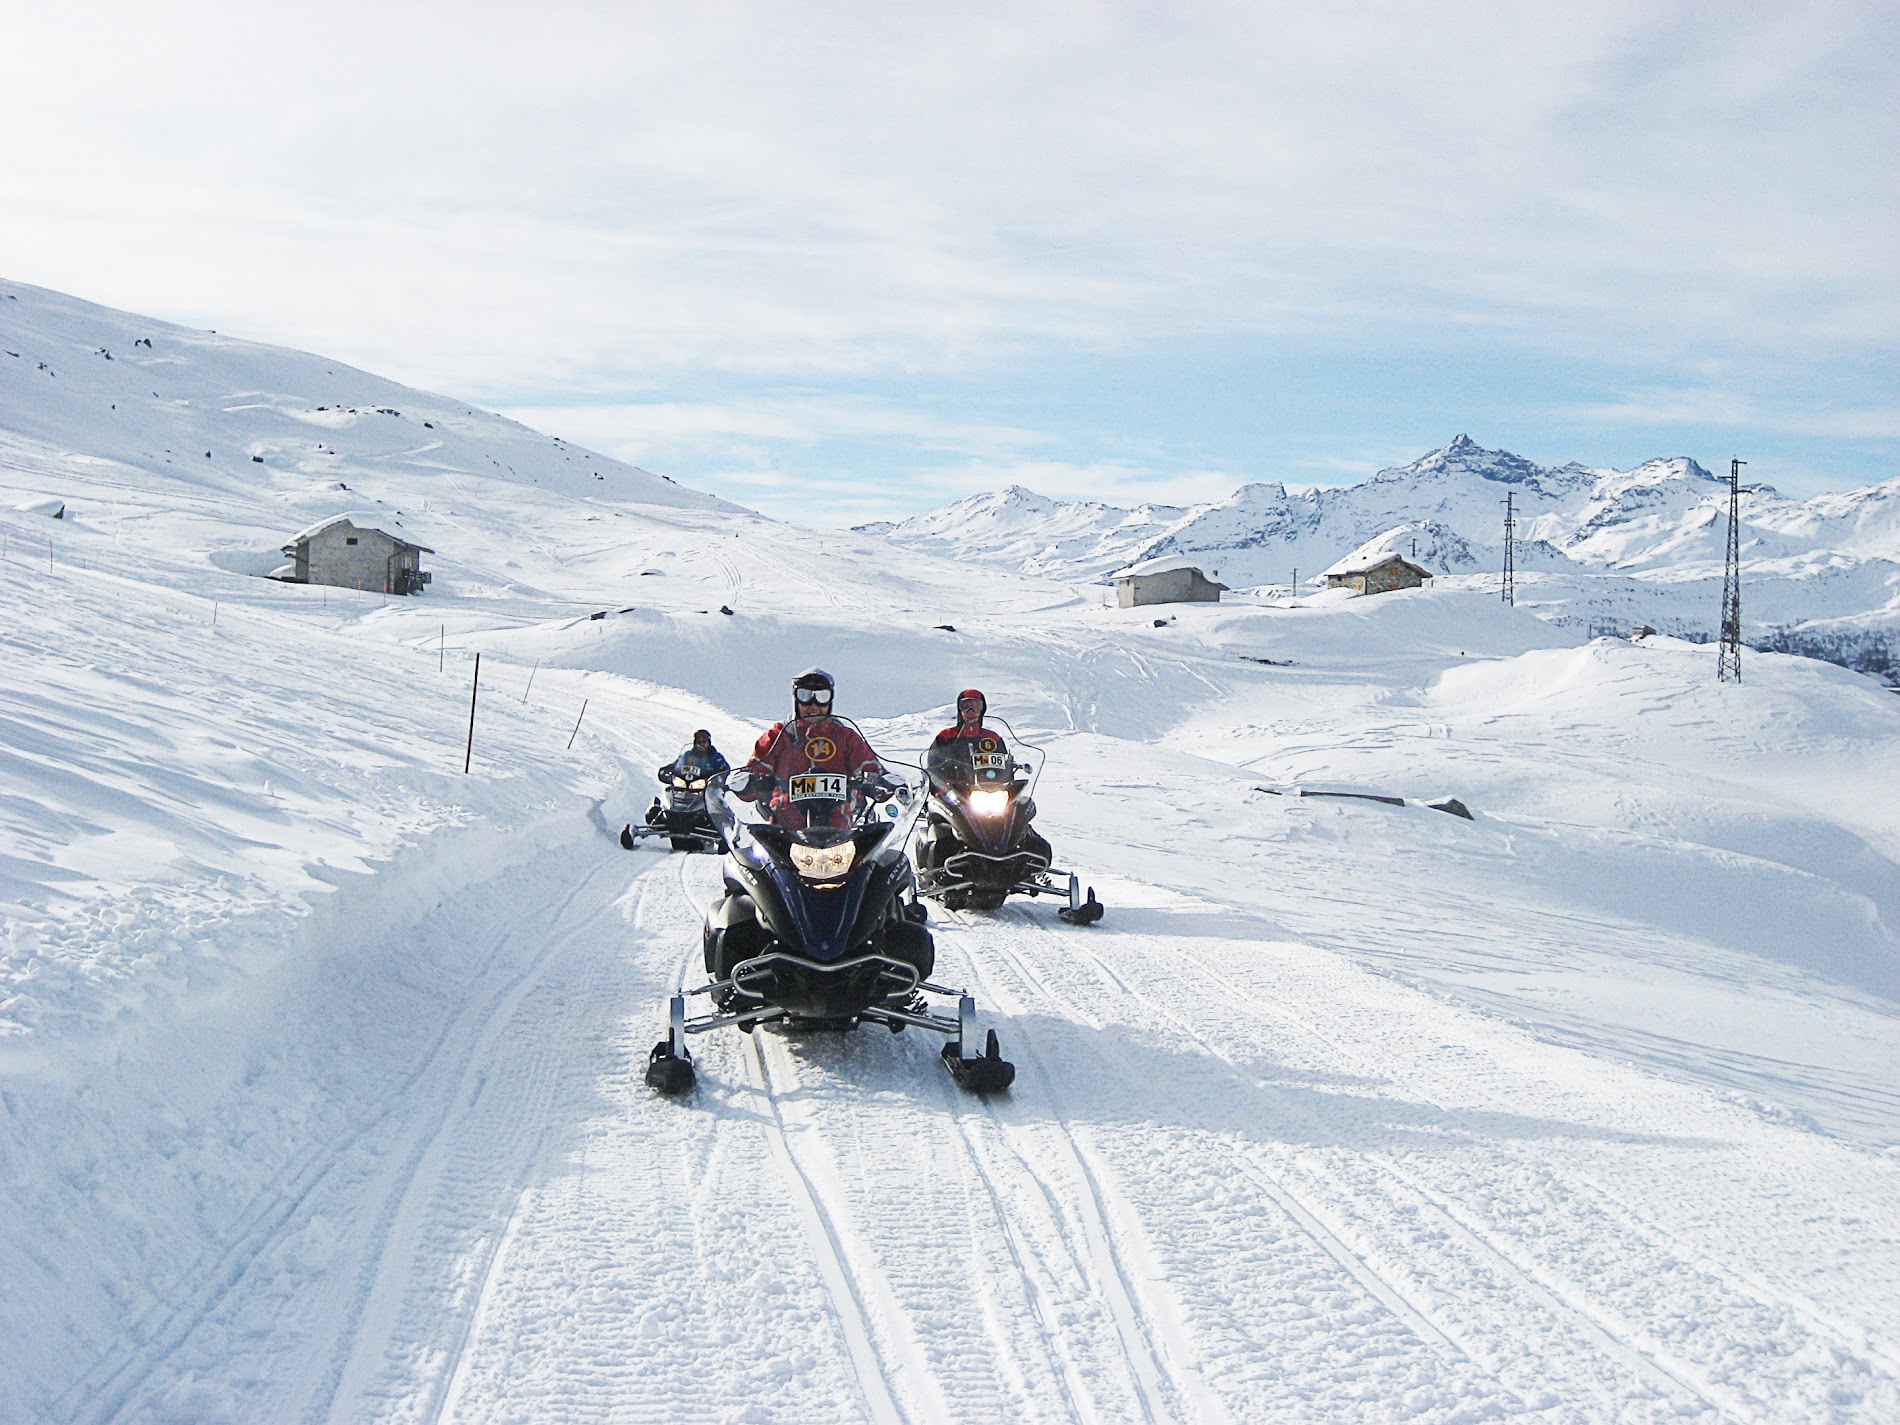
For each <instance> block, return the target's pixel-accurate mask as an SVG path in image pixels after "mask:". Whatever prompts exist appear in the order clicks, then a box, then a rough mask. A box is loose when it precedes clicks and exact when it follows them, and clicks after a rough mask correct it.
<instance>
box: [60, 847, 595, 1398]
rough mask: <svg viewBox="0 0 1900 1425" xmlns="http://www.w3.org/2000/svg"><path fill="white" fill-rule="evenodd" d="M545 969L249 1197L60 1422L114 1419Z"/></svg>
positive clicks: (85, 1384)
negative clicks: (359, 1156)
mask: <svg viewBox="0 0 1900 1425" xmlns="http://www.w3.org/2000/svg"><path fill="white" fill-rule="evenodd" d="M603 869H604V868H603V867H596V868H595V869H594V870H592V871H590V872H589V873H588V874H587V875H586V876H584V877H582V878H581V879H580V880H579V881H577V882H575V883H574V884H573V885H572V887H571V888H570V890H569V891H568V893H567V895H566V897H565V898H564V899H563V900H562V902H561V904H560V908H559V909H560V911H565V910H566V909H567V908H568V907H569V906H571V905H572V904H573V903H574V902H575V901H576V900H577V899H579V898H580V896H581V895H582V893H583V892H584V891H585V890H586V889H587V888H588V887H589V886H590V885H591V884H592V883H593V882H594V881H595V879H596V878H597V877H598V876H599V875H600V874H601V872H602V870H603ZM515 930H516V927H515V926H513V925H507V926H503V927H502V928H501V929H500V930H498V931H497V932H496V934H495V936H494V938H493V940H492V941H491V942H490V943H489V945H488V946H487V947H486V949H485V951H484V954H483V957H482V958H483V959H484V961H487V962H493V961H494V960H495V959H496V957H497V954H498V952H499V950H500V947H501V946H502V945H503V944H504V943H505V942H506V941H507V940H508V939H509V938H510V936H511V935H512V934H514V933H515ZM546 966H547V961H546V960H545V959H537V960H534V961H530V962H529V963H528V964H526V965H525V966H524V967H523V968H522V970H521V972H520V973H519V974H517V975H515V976H513V977H511V978H509V979H508V980H506V981H505V982H504V983H503V984H501V985H499V986H497V987H495V988H494V989H493V990H491V991H490V993H489V994H488V995H487V996H486V997H485V998H483V999H482V1000H481V1001H480V1002H479V1006H478V1007H475V1008H469V1009H465V1010H464V1011H463V1012H462V1013H460V1014H457V1015H454V1016H451V1017H449V1018H447V1019H445V1020H444V1022H443V1024H442V1026H441V1028H440V1030H439V1032H438V1033H437V1034H436V1036H435V1037H434V1039H433V1040H432V1042H431V1043H430V1044H429V1046H428V1047H427V1049H426V1050H425V1051H424V1052H423V1053H422V1054H420V1055H419V1056H418V1057H417V1058H416V1059H415V1060H414V1061H413V1062H412V1064H411V1066H410V1068H409V1070H408V1071H407V1072H406V1073H405V1074H404V1075H403V1076H402V1077H401V1078H399V1079H398V1080H397V1081H396V1082H395V1083H394V1084H392V1085H391V1087H390V1088H389V1090H388V1091H387V1092H385V1093H384V1094H383V1095H382V1097H381V1099H380V1100H379V1101H378V1103H377V1104H376V1105H375V1107H374V1108H373V1109H372V1110H371V1111H370V1112H368V1113H366V1114H364V1115H361V1116H359V1117H358V1118H357V1119H356V1120H355V1122H354V1123H353V1124H352V1125H351V1126H350V1127H349V1128H347V1129H346V1130H344V1131H343V1132H342V1133H340V1134H338V1135H337V1136H335V1137H333V1138H331V1139H330V1140H328V1141H327V1142H325V1143H321V1144H317V1145H314V1146H312V1147H311V1148H310V1149H309V1150H308V1151H306V1152H305V1153H304V1154H303V1155H301V1156H300V1157H299V1158H297V1159H296V1160H294V1161H293V1162H291V1163H289V1164H287V1165H286V1166H285V1167H284V1169H283V1170H282V1171H281V1172H280V1173H279V1174H278V1175H277V1176H276V1177H275V1178H273V1179H272V1180H271V1181H270V1182H269V1183H268V1184H267V1185H266V1186H265V1187H263V1188H261V1189H260V1190H259V1191H257V1192H256V1193H254V1194H253V1195H252V1197H251V1199H250V1201H249V1204H248V1205H247V1206H246V1207H245V1208H244V1209H243V1211H242V1212H241V1213H240V1214H239V1216H238V1219H237V1225H236V1227H235V1229H234V1235H233V1239H232V1240H231V1241H230V1244H229V1245H228V1246H226V1247H225V1249H224V1250H223V1251H222V1252H221V1253H220V1254H219V1255H218V1256H217V1257H216V1258H215V1259H214V1260H209V1261H207V1260H206V1259H204V1258H201V1259H200V1262H199V1264H197V1265H194V1267H193V1268H191V1269H190V1270H189V1271H188V1272H187V1273H186V1274H185V1275H184V1276H183V1277H181V1278H180V1279H178V1280H176V1281H174V1282H173V1283H172V1284H171V1285H170V1286H168V1287H167V1288H166V1289H165V1290H164V1291H162V1292H161V1293H159V1294H158V1295H159V1299H160V1301H161V1302H162V1303H165V1304H166V1305H168V1306H169V1310H166V1311H165V1313H164V1315H163V1316H162V1317H161V1318H159V1319H157V1320H153V1319H152V1313H153V1312H156V1311H158V1310H160V1308H159V1307H156V1306H155V1307H153V1308H150V1309H149V1310H148V1313H147V1315H146V1316H145V1317H143V1318H141V1319H140V1321H138V1322H135V1323H133V1325H132V1326H131V1327H130V1328H128V1330H127V1331H126V1333H125V1338H126V1341H127V1342H138V1343H142V1344H137V1345H134V1344H123V1343H122V1344H118V1345H115V1346H114V1347H113V1349H112V1350H111V1351H110V1352H108V1353H107V1354H106V1355H105V1356H103V1357H101V1359H100V1360H99V1361H97V1362H95V1363H94V1365H93V1366H92V1367H90V1368H89V1369H88V1370H86V1371H85V1372H84V1373H83V1374H82V1375H80V1376H79V1377H78V1378H77V1379H76V1380H75V1381H74V1383H73V1384H72V1385H71V1386H69V1387H68V1388H67V1389H66V1391H65V1392H64V1393H63V1394H62V1395H61V1396H60V1398H59V1407H60V1408H61V1409H62V1410H63V1411H69V1412H71V1413H70V1415H69V1418H71V1419H72V1420H74V1421H76V1422H94V1421H96V1422H101V1423H102V1425H103V1422H106V1421H110V1420H112V1419H113V1418H115V1417H116V1416H118V1415H119V1414H120V1413H121V1412H122V1411H123V1410H124V1409H125V1408H126V1406H127V1405H129V1404H130V1403H131V1402H132V1401H133V1399H134V1397H135V1396H136V1395H137V1393H138V1391H139V1390H140V1388H141V1387H142V1386H143V1385H144V1384H145V1383H146V1382H147V1381H148V1380H150V1379H151V1378H152V1377H153V1376H154V1375H155V1374H156V1373H157V1372H158V1371H159V1369H160V1368H161V1367H162V1366H163V1365H164V1363H165V1362H166V1361H167V1360H168V1359H169V1358H170V1357H171V1356H172V1355H173V1354H174V1353H176V1352H177V1351H178V1350H179V1349H180V1347H181V1346H183V1345H184V1343H185V1342H186V1341H188V1340H189V1339H190V1338H191V1336H192V1334H193V1333H194V1332H196V1331H197V1330H198V1329H199V1328H200V1327H202V1326H203V1325H205V1323H207V1322H208V1321H209V1320H210V1319H211V1318H212V1317H213V1316H214V1315H215V1314H216V1312H217V1310H218V1308H219V1306H220V1305H221V1304H222V1303H223V1302H224V1301H225V1300H226V1298H228V1297H229V1296H230V1295H231V1294H232V1292H233V1291H235V1290H236V1289H237V1288H238V1286H239V1284H240V1283H241V1282H242V1281H243V1280H244V1279H245V1277H246V1275H247V1274H248V1273H249V1272H250V1271H251V1269H252V1267H253V1265H254V1264H255V1263H256V1262H257V1261H258V1260H259V1258H260V1257H262V1256H263V1255H264V1254H265V1253H266V1251H267V1250H268V1249H269V1248H270V1247H271V1245H272V1244H273V1243H276V1242H278V1241H279V1240H281V1239H282V1238H283V1237H284V1236H285V1234H286V1233H287V1232H288V1231H289V1229H290V1227H291V1225H292V1224H293V1223H295V1222H296V1221H297V1220H298V1218H299V1216H300V1215H301V1214H302V1213H303V1212H304V1211H305V1210H306V1208H307V1206H308V1205H309V1204H310V1203H311V1202H312V1201H313V1200H314V1199H315V1198H316V1197H317V1196H318V1195H319V1194H320V1193H321V1191H322V1190H323V1188H324V1186H325V1183H326V1180H327V1179H328V1178H329V1177H330V1176H331V1175H332V1173H333V1172H334V1171H335V1170H336V1169H337V1167H338V1166H339V1164H341V1163H342V1162H343V1160H344V1159H345V1158H346V1157H348V1156H349V1155H350V1154H351V1153H352V1152H353V1151H354V1150H355V1149H357V1148H358V1147H359V1146H360V1145H362V1144H364V1143H365V1142H366V1141H367V1140H369V1139H370V1138H371V1137H372V1136H373V1135H375V1134H376V1133H377V1132H378V1131H379V1130H381V1129H383V1128H384V1127H385V1126H386V1125H391V1124H392V1123H393V1121H394V1120H395V1118H396V1117H397V1116H398V1114H399V1111H400V1110H401V1109H402V1108H403V1107H404V1106H405V1105H406V1104H407V1102H408V1100H409V1096H410V1095H411V1094H412V1092H413V1091H414V1090H415V1089H416V1088H417V1087H418V1086H419V1085H421V1084H424V1083H425V1082H427V1081H429V1080H431V1079H432V1078H434V1077H436V1075H437V1070H438V1066H439V1064H440V1063H441V1062H442V1061H443V1060H445V1059H446V1058H449V1057H456V1058H458V1059H459V1060H460V1061H461V1062H463V1063H464V1065H465V1066H466V1065H468V1064H472V1063H473V1062H474V1061H475V1060H476V1058H477V1057H478V1053H479V1049H480V1047H481V1045H482V1044H483V1043H485V1042H486V1041H487V1039H488V1038H490V1037H492V1034H493V1032H495V1031H496V1030H497V1028H498V1026H499V1024H500V1023H501V1022H502V1021H504V1020H505V1018H506V1015H507V1012H508V1009H509V1007H510V1006H512V1005H514V1004H516V1003H518V1002H519V1001H520V999H521V998H522V996H523V995H525V994H526V993H527V991H528V990H529V989H530V988H532V987H533V985H534V983H535V982H536V981H538V980H539V979H540V977H541V975H542V974H543V973H544V972H545V970H546ZM457 1077H458V1078H459V1077H461V1076H460V1075H458V1076H457ZM456 1107H457V1100H456V1099H455V1098H453V1097H450V1098H448V1099H446V1100H445V1101H444V1102H442V1103H441V1104H439V1105H438V1114H437V1117H436V1118H435V1119H434V1120H433V1123H432V1127H431V1128H430V1129H429V1130H427V1131H426V1132H425V1133H424V1134H423V1135H422V1137H421V1139H420V1140H419V1142H420V1146H419V1147H418V1149H417V1151H416V1152H415V1153H414V1154H413V1155H412V1157H411V1158H410V1159H409V1161H407V1162H406V1163H405V1164H404V1168H403V1173H402V1175H401V1176H400V1177H399V1178H398V1179H397V1181H396V1183H395V1185H394V1188H393V1191H392V1193H391V1195H390V1196H389V1197H388V1198H387V1199H386V1200H385V1207H384V1210H383V1213H382V1215H381V1216H380V1217H379V1220H378V1228H379V1231H383V1232H386V1231H387V1229H388V1226H389V1222H390V1220H391V1219H390V1214H392V1213H393V1212H394V1211H395V1210H396V1205H397V1204H399V1202H400V1200H401V1197H402V1195H403V1193H404V1191H405V1190H406V1188H407V1187H408V1186H409V1184H410V1182H411V1181H412V1178H413V1174H414V1172H415V1170H416V1168H417V1166H418V1165H419V1163H420V1162H421V1159H422V1157H423V1155H424V1154H425V1153H426V1151H427V1148H428V1146H429V1144H431V1143H433V1142H434V1141H435V1140H436V1138H437V1137H438V1136H439V1135H440V1133H441V1132H442V1130H443V1129H444V1128H445V1126H446V1125H447V1123H448V1120H449V1119H450V1118H451V1117H452V1116H453V1113H454V1111H455V1109H456ZM384 1240H386V1238H385V1239H384ZM379 1260H380V1258H379ZM358 1319H360V1315H359V1317H358Z"/></svg>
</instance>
